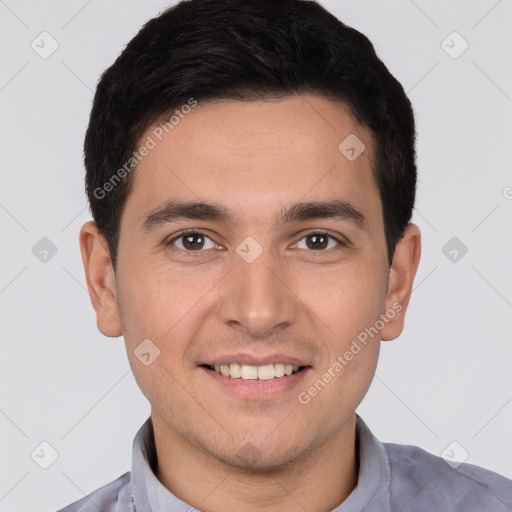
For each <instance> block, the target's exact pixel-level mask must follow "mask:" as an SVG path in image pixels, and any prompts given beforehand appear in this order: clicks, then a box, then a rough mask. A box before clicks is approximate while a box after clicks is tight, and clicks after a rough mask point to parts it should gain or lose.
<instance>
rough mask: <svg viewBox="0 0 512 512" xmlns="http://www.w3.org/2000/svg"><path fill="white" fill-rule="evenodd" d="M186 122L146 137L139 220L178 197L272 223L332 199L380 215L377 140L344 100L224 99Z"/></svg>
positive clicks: (178, 120) (138, 178) (138, 176)
mask: <svg viewBox="0 0 512 512" xmlns="http://www.w3.org/2000/svg"><path fill="white" fill-rule="evenodd" d="M184 112H187V113H186V114H185V113H184ZM179 114H180V115H179V116H178V115H175V117H174V119H173V123H172V124H167V125H166V127H167V129H166V130H163V129H162V127H161V126H160V127H159V126H158V124H156V125H155V126H152V127H151V128H150V129H148V130H147V131H146V133H145V134H144V135H143V137H142V138H141V141H140V144H141V145H143V144H146V143H147V142H148V141H150V140H151V141H152V142H151V143H150V144H148V145H150V146H152V148H151V149H150V150H149V151H148V152H147V154H146V156H144V158H143V159H142V160H141V161H140V163H139V164H138V167H137V169H136V171H135V176H134V187H133V188H132V193H131V196H130V197H129V198H128V202H129V203H130V204H131V207H132V208H131V210H132V211H133V212H137V214H138V217H137V220H138V221H142V220H143V216H144V214H145V213H147V212H148V211H150V210H151V209H154V208H155V207H156V206H157V205H159V204H161V203H163V202H165V201H169V200H170V199H186V200H201V201H205V202H215V203H223V204H226V205H227V206H228V205H229V206H230V208H231V209H232V210H233V211H237V212H239V215H238V219H237V220H238V221H241V220H243V219H252V220H253V221H257V220H261V221H264V219H267V220H268V221H269V222H272V221H273V220H274V219H275V214H276V211H278V210H281V209H282V207H283V205H286V204H289V203H290V202H297V201H299V200H302V201H306V200H307V201H320V200H323V199H325V198H327V197H328V198H329V199H333V198H341V199H344V200H347V201H350V202H351V203H357V204H359V205H360V207H363V208H364V209H366V210H367V213H368V214H369V215H370V216H371V215H372V213H373V214H375V215H377V214H378V212H380V200H379V194H378V189H377V187H376V184H375V180H374V178H373V174H372V170H371V168H372V158H373V141H372V138H371V135H370V133H369V131H368V130H367V129H365V128H364V127H362V126H360V125H359V124H357V123H356V122H355V121H354V119H353V117H352V115H351V114H350V110H349V109H348V108H347V107H346V106H345V105H344V104H343V103H341V102H335V101H331V100H328V99H325V98H322V97H318V96H296V97H295V96H294V97H289V98H286V99H281V100H265V101H255V102H241V101H216V102H207V103H199V104H198V105H197V106H196V107H194V108H193V109H186V110H183V111H181V112H179ZM166 119H167V120H168V119H169V116H167V117H166ZM362 149H364V151H363V152H362V153H361V154H360V155H359V156H357V155H358V153H359V152H360V151H361V150H362ZM347 150H348V152H347ZM354 156H356V157H357V158H355V159H354ZM126 210H128V208H127V209H125V211H126ZM372 210H373V212H372ZM128 211H129V210H128ZM256 212H257V213H258V216H257V219H256V218H255V215H254V214H255V213H256Z"/></svg>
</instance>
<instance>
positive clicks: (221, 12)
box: [64, 0, 512, 512]
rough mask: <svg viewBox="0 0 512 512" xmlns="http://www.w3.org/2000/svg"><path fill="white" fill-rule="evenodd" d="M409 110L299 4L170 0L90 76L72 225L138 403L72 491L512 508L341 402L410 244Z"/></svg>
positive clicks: (121, 503) (398, 302)
mask: <svg viewBox="0 0 512 512" xmlns="http://www.w3.org/2000/svg"><path fill="white" fill-rule="evenodd" d="M414 142H415V131H414V118H413V113H412V109H411V105H410V102H409V100H408V99H407V97H406V96H405V94H404V91H403V89H402V87H401V86H400V84H399V83H398V82H397V81H396V80H395V79H394V78H393V77H392V76H391V74H390V73H389V71H388V70H387V69H386V67H385V66H384V64H383V63H382V62H381V61H380V60H379V59H378V58H377V56H376V55H375V52H374V50H373V47H372V45H371V43H370V42H369V41H368V40H367V39H366V38H365V37H364V36H363V35H362V34H360V33H358V32H357V31H355V30H353V29H351V28H349V27H347V26H345V25H344V24H342V23H341V22H340V21H338V20H337V19H336V18H335V17H333V16H332V15H330V14H329V13H328V12H327V11H325V10H324V9H323V8H322V7H320V6H319V5H318V4H316V3H315V2H310V1H304V0H244V1H243V2H241V1H239V0H189V1H185V2H181V3H180V4H178V5H177V6H175V7H173V8H171V9H169V10H167V11H165V12H164V13H163V14H161V15H160V16H158V17H157V18H155V19H153V20H151V21H149V22H148V23H147V24H146V25H145V26H144V27H143V29H142V30H141V31H140V32H139V34H137V36H136V37H135V38H134V39H133V40H132V41H131V42H130V43H129V44H128V46H127V47H126V49H125V50H124V51H123V53H122V54H121V56H120V57H119V58H118V59H117V60H116V62H115V63H114V64H113V66H111V67H110V68H109V69H108V70H107V71H106V72H105V73H104V75H103V76H102V78H101V81H100V83H99V85H98V88H97V92H96V96H95V100H94V106H93V109H92V113H91V119H90V124H89V128H88V131H87V135H86V140H85V165H86V170H87V175H86V188H87V193H88V197H89V201H90V204H91V210H92V214H93V217H94V222H88V223H86V224H85V225H84V226H83V227H82V230H81V233H80V246H81V250H82V256H83V262H84V267H85V272H86V278H87V285H88V288H89V292H90V295H91V300H92V303H93V306H94V308H95V311H96V315H97V323H98V327H99V329H100V331H101V332H102V333H103V334H105V335H106V336H111V337H117V336H120V335H123V336H124V339H125V342H126V348H127V354H128V358H129V361H130V365H131V368H132V371H133V374H134V376H135V378H136V380H137V383H138V384H139V386H140V388H141V390H142V392H143V393H144V395H145V396H146V397H147V398H148V400H149V402H150V403H151V417H150V418H149V419H148V420H147V421H146V422H145V424H144V425H143V426H142V428H141V429H140V431H139V432H138V433H137V435H136V437H135V439H134V444H133V463H132V469H131V472H128V473H125V474H124V475H122V476H121V477H119V478H118V479H117V480H115V481H113V482H111V483H110V484H108V485H106V486H104V487H102V488H101V489H98V490H97V491H95V492H93V493H92V494H91V495H89V496H88V497H86V498H84V499H82V500H80V501H79V502H77V503H75V504H73V505H70V506H69V507H67V508H66V509H64V510H65V511H66V512H71V511H76V512H78V511H90V510H91V511H92V510H101V511H108V512H112V511H119V512H121V511H127V510H132V511H137V512H145V511H192V510H196V509H197V510H202V511H204V512H220V511H222V512H229V511H235V510H236V511H239V510H242V511H249V512H252V511H256V510H258V511H259V510H276V511H277V510H279V511H280V512H288V511H296V510H297V511H298V510H300V511H304V510H306V511H330V510H335V511H336V512H348V511H362V510H365V511H399V510H401V511H415V512H422V511H427V510H428V511H432V510H436V511H465V512H468V511H477V510H478V511H481V510H486V511H487V510H489V511H490V510H492V511H496V512H500V511H506V510H512V482H511V481H509V480H507V479H506V478H504V477H501V476H499V475H497V474H495V473H492V472H490V471H487V470H485V469H482V468H478V467H475V466H471V465H468V464H463V465H461V466H459V467H458V468H457V469H453V468H452V467H450V466H449V465H448V464H447V463H446V462H445V461H444V460H442V459H440V458H438V457H435V456H433V455H430V454H428V453H426V452H424V451H423V450H421V449H419V448H415V447H408V446H400V445H391V444H387V445H384V444H382V443H380V442H379V441H378V440H377V439H376V438H375V437H374V436H373V435H372V434H371V432H370V430H369V429H368V427H367V426H366V425H365V424H364V422H363V420H362V419H361V418H360V417H358V416H357V415H356V414H355V411H356V408H357V406H358V405H359V403H360V402H361V400H362V399H363V397H364V395H365V393H366V392H367V390H368V388H369V386H370V383H371V381H372V377H373V375H374V370H375V367H376V364H377V359H378V355H379V345H380V341H381V340H392V339H395V338H396V337H397V336H399V334H400V333H401V331H402V329H403V323H404V316H405V311H406V309H407V306H408V303H409V299H410V295H411V290H412V284H413V280H414V276H415V273H416V270H417V267H418V262H419V258H420V233H419V230H418V228H417V227H416V226H415V225H414V224H411V223H410V219H411V213H412V209H413V206H414V198H415V186H416V166H415V149H414Z"/></svg>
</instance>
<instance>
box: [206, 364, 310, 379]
mask: <svg viewBox="0 0 512 512" xmlns="http://www.w3.org/2000/svg"><path fill="white" fill-rule="evenodd" d="M202 366H203V367H205V368H208V370H212V371H214V372H216V373H221V374H222V375H224V377H231V378H232V379H240V378H241V379H244V380H272V379H274V378H280V377H284V376H289V375H292V374H295V373H298V372H300V371H301V370H303V369H304V368H306V367H305V366H293V365H291V364H281V363H273V364H266V365H263V366H252V365H246V364H240V363H230V364H216V365H210V364H205V365H202Z"/></svg>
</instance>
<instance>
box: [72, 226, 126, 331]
mask: <svg viewBox="0 0 512 512" xmlns="http://www.w3.org/2000/svg"><path fill="white" fill-rule="evenodd" d="M79 239H80V251H81V253H82V261H83V263H84V270H85V277H86V280H87V288H88V290H89V296H90V297H91V302H92V305H93V307H94V310H95V311H96V323H97V325H98V329H99V330H100V331H101V332H102V333H103V334H104V335H105V336H109V337H111V338H115V337H117V336H121V334H122V333H123V330H122V326H121V322H120V319H119V310H118V306H117V292H116V279H115V274H114V268H113V266H112V261H111V259H110V252H109V250H108V245H107V242H106V240H105V238H104V237H103V236H102V235H101V234H100V232H99V231H98V228H97V226H96V224H95V223H94V222H92V221H90V222H86V223H85V224H84V225H83V226H82V229H81V230H80V237H79Z"/></svg>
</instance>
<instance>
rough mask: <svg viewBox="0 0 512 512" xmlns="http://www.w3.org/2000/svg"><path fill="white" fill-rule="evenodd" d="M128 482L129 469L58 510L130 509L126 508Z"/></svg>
mask: <svg viewBox="0 0 512 512" xmlns="http://www.w3.org/2000/svg"><path fill="white" fill-rule="evenodd" d="M129 484H130V471H128V472H126V473H124V474H123V475H121V476H120V477H119V478H117V479H116V480H114V481H112V482H110V483H108V484H106V485H104V486H103V487H100V488H99V489H96V490H95V491H93V492H92V493H91V494H89V495H87V496H84V497H83V498H82V499H80V500H78V501H75V502H74V503H71V504H70V505H68V506H67V507H65V508H63V509H61V510H59V511H58V512H98V510H101V512H118V511H119V512H121V511H122V512H125V511H128V510H131V509H129V508H126V505H128V503H127V500H128V497H129V494H130V493H129V487H130V485H129ZM123 506H124V508H123ZM120 507H121V508H120Z"/></svg>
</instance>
